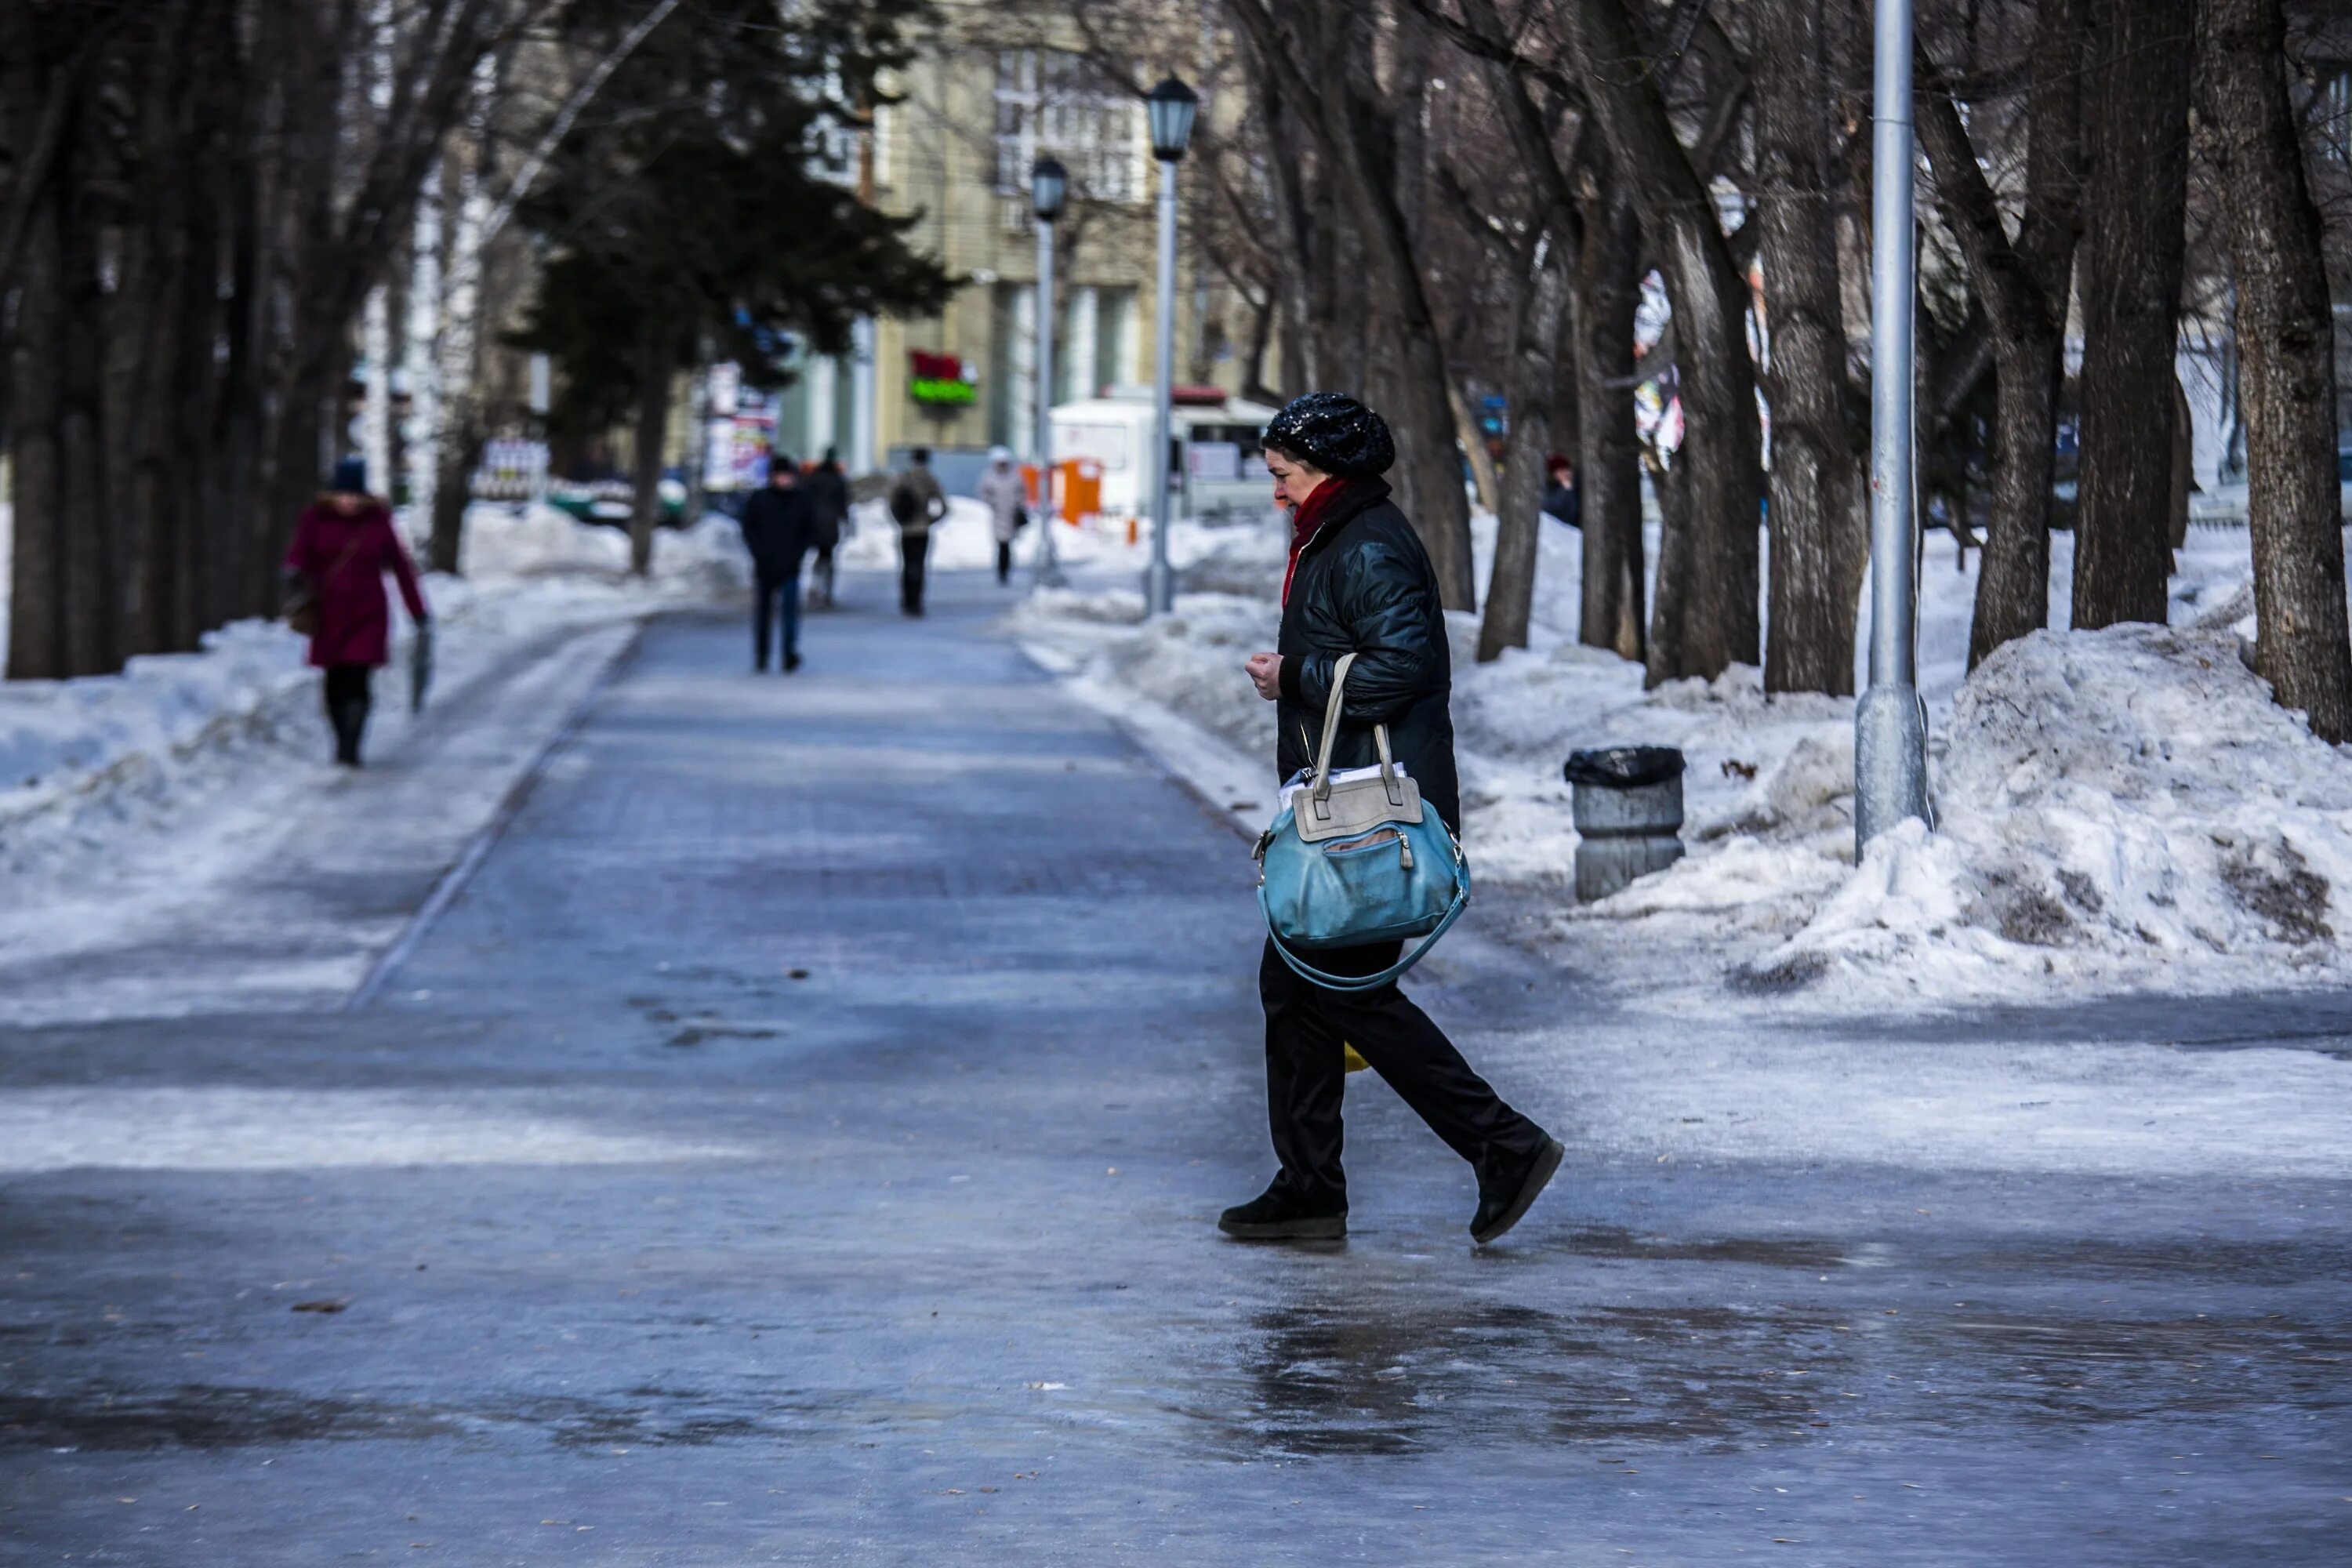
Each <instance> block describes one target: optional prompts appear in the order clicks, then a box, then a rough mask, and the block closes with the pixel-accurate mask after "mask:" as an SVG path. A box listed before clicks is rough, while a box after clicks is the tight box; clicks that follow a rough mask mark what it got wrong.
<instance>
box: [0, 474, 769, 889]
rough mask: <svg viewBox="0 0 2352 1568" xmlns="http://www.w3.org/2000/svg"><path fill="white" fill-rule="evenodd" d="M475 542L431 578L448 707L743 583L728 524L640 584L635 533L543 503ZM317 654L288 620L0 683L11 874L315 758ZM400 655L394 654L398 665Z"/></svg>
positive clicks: (394, 717)
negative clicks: (466, 693) (568, 640)
mask: <svg viewBox="0 0 2352 1568" xmlns="http://www.w3.org/2000/svg"><path fill="white" fill-rule="evenodd" d="M616 552H617V553H616ZM464 559H465V561H466V563H467V567H468V570H469V573H470V574H469V575H467V576H466V577H462V578H453V577H444V576H437V575H432V576H427V577H426V579H425V600H426V603H427V604H428V605H431V606H432V609H433V612H434V617H435V621H436V627H437V634H436V635H437V637H438V642H437V646H436V650H435V656H436V666H437V669H438V675H437V679H436V690H437V692H438V694H439V696H440V697H441V698H442V699H443V700H446V699H447V698H448V697H449V696H451V695H453V694H454V693H455V691H456V690H457V689H458V688H459V687H460V686H462V685H463V684H464V683H465V682H466V681H467V680H468V679H473V678H475V677H478V676H480V675H483V674H487V673H490V672H494V671H495V670H496V669H497V668H499V667H500V665H501V662H502V660H505V659H508V658H511V657H513V656H514V655H515V653H516V652H517V650H520V649H521V648H523V647H525V646H526V645H529V644H531V643H533V642H536V641H538V640H539V639H542V638H546V637H559V636H562V635H566V634H567V633H568V632H570V631H572V630H576V629H578V628H581V627H583V626H594V625H600V624H604V623H609V622H611V621H614V620H618V619H628V618H632V617H635V616H644V615H647V614H650V613H653V612H655V611H656V610H659V609H662V608H664V607H667V606H668V605H677V604H686V603H694V602H698V601H700V600H703V599H707V598H709V597H710V596H712V595H713V594H714V593H716V592H719V591H723V590H724V589H725V588H727V587H729V586H731V585H734V584H740V583H741V582H742V581H744V580H745V579H746V576H747V574H748V567H747V565H746V564H745V563H744V558H743V551H742V546H741V543H740V535H739V534H738V533H737V532H736V531H735V527H734V524H732V523H731V522H729V521H726V520H725V519H722V518H712V519H708V520H706V521H704V522H703V523H701V524H700V525H699V526H698V527H697V528H694V529H691V530H686V531H671V530H663V531H659V532H657V533H656V536H655V551H654V570H653V574H652V576H651V578H650V579H648V580H647V581H645V582H639V581H637V580H635V579H633V578H630V577H629V576H628V575H627V566H628V539H627V535H626V534H625V533H622V532H621V531H618V530H614V529H609V528H599V527H595V526H593V525H589V524H584V523H580V522H575V521H572V519H570V518H568V517H565V516H564V515H563V514H562V513H561V512H556V511H553V510H550V509H547V508H533V509H531V510H529V511H527V512H525V513H523V514H520V515H517V514H515V513H514V512H512V511H510V510H509V509H508V508H506V507H503V506H477V507H476V508H474V510H472V511H471V512H470V513H469V514H468V516H467V542H466V552H465V557H464ZM387 591H389V590H388V585H387ZM394 618H395V622H396V623H397V622H398V621H399V620H400V616H398V614H397V612H395V617H394ZM401 636H402V637H403V639H405V636H406V632H405V628H404V627H403V630H402V633H401ZM304 651H305V650H304V645H303V641H302V639H301V638H300V637H297V636H296V635H295V634H294V633H292V632H290V631H289V630H288V629H287V628H286V627H285V626H283V625H281V624H279V623H278V622H274V621H260V620H253V621H240V622H237V623H236V624H234V625H231V626H224V627H222V628H220V629H219V630H217V631H214V632H211V633H208V634H206V636H205V638H204V648H203V650H202V651H201V652H197V653H188V654H162V655H155V656H152V657H147V658H135V659H132V660H131V663H130V665H129V666H128V668H125V669H124V670H123V671H122V673H121V674H120V675H110V676H97V677H90V678H87V679H78V680H23V681H5V682H0V873H21V872H24V871H26V870H27V869H28V868H31V867H33V866H34V865H36V864H39V863H46V862H48V861H50V860H53V859H55V858H58V857H59V856H61V855H67V854H70V853H72V852H75V851H77V850H81V849H88V848H91V847H102V846H103V845H104V844H106V843H107V842H109V841H110V840H111V839H112V838H114V837H118V836H119V835H120V834H121V832H122V831H124V830H125V828H126V827H129V826H138V825H142V824H146V825H152V824H155V823H158V822H161V821H162V820H163V819H165V818H167V817H168V816H170V815H171V813H172V812H173V811H174V810H176V809H177V808H178V807H179V806H180V805H183V804H184V798H185V797H187V796H190V795H201V794H205V793H208V792H210V791H213V790H215V789H219V788H224V787H229V786H232V785H233V784H235V782H236V779H237V777H238V776H240V773H241V771H242V770H245V769H247V768H251V767H257V766H317V765H320V764H319V760H318V759H319V756H320V752H322V751H323V745H324V742H322V740H321V739H320V737H321V736H322V735H323V734H324V730H323V727H322V724H321V721H320V719H319V718H318V715H317V711H316V710H317V706H318V678H317V675H316V674H315V672H313V671H311V670H310V669H309V668H307V667H306V666H305V663H304ZM405 657H406V656H405V651H404V648H395V649H394V660H395V664H398V663H400V662H401V661H403V660H404V658H405ZM393 673H394V672H387V677H386V679H384V680H383V681H382V682H381V683H380V686H379V700H378V702H377V707H376V712H377V723H376V724H375V725H374V726H373V733H374V736H375V739H376V743H377V744H378V745H379V746H380V745H382V744H384V743H387V742H391V741H393V740H395V739H396V738H397V736H398V734H399V732H400V731H401V730H402V729H404V726H405V722H406V718H405V714H404V710H405V708H406V706H407V704H406V701H405V700H404V698H403V697H401V696H400V695H399V694H398V690H397V688H398V687H399V686H400V685H401V682H399V681H397V680H395V679H393V678H392V677H393Z"/></svg>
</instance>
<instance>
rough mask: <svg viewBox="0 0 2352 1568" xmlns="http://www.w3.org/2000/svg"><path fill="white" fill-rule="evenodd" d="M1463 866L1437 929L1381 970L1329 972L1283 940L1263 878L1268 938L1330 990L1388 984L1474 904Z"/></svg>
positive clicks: (1301, 973) (1304, 974) (1260, 901)
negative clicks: (1267, 896)
mask: <svg viewBox="0 0 2352 1568" xmlns="http://www.w3.org/2000/svg"><path fill="white" fill-rule="evenodd" d="M1461 869H1462V882H1461V885H1460V886H1459V887H1457V888H1456V889H1454V901H1453V902H1452V903H1451V904H1449V905H1447V906H1446V910H1445V913H1444V916H1443V917H1441V918H1440V919H1439V921H1438V922H1437V926H1436V929H1435V930H1433V931H1431V932H1430V933H1429V934H1428V935H1427V936H1425V937H1423V938H1422V939H1421V942H1420V943H1419V945H1417V946H1416V947H1414V948H1413V950H1412V952H1408V953H1406V954H1405V955H1404V956H1403V957H1402V958H1400V959H1398V960H1397V961H1396V962H1395V963H1391V964H1390V965H1389V966H1388V967H1387V968H1386V969H1383V970H1381V972H1380V973H1378V974H1364V975H1354V974H1326V973H1323V971H1321V970H1319V969H1318V968H1316V967H1315V966H1314V965H1313V964H1311V963H1307V961H1306V960H1305V959H1302V958H1300V957H1299V956H1298V955H1297V954H1296V953H1294V952H1291V951H1290V949H1289V948H1288V947H1286V946H1285V945H1284V944H1283V941H1282V937H1281V936H1280V934H1279V933H1277V932H1276V931H1275V929H1274V910H1273V909H1272V907H1271V906H1270V905H1269V904H1268V903H1267V902H1266V897H1265V883H1263V882H1261V883H1259V884H1258V889H1257V907H1258V912H1259V913H1260V914H1262V915H1264V916H1265V934H1266V937H1267V940H1269V941H1271V942H1273V943H1274V951H1275V952H1277V953H1279V954H1280V955H1281V957H1282V962H1283V963H1286V964H1288V965H1290V968H1291V972H1292V973H1295V974H1297V976H1298V977H1299V978H1300V979H1301V980H1305V981H1308V982H1311V983H1312V984H1317V985H1320V986H1322V987H1323V988H1324V989H1325V990H1327V991H1373V990H1377V989H1379V988H1380V987H1381V986H1383V985H1386V984H1388V983H1389V982H1390V981H1391V980H1394V979H1395V978H1396V977H1397V976H1398V975H1400V974H1402V973H1404V972H1405V971H1406V970H1408V969H1411V968H1412V966H1413V965H1414V964H1416V963H1420V962H1421V960H1422V956H1423V954H1424V953H1426V952H1429V950H1430V949H1431V948H1433V947H1435V946H1436V945H1437V939H1438V938H1439V937H1442V936H1444V934H1445V932H1446V930H1447V928H1448V927H1450V926H1452V925H1453V924H1454V921H1458V920H1460V919H1461V918H1462V911H1463V910H1465V909H1467V908H1468V907H1469V905H1470V868H1469V867H1468V866H1466V865H1465V866H1463V867H1462V868H1461Z"/></svg>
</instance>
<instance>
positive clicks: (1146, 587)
mask: <svg viewBox="0 0 2352 1568" xmlns="http://www.w3.org/2000/svg"><path fill="white" fill-rule="evenodd" d="M1154 360H1155V363H1153V365H1152V367H1151V397H1152V421H1151V429H1152V435H1153V436H1154V437H1155V440H1154V442H1153V447H1152V450H1151V452H1150V455H1149V459H1148V460H1149V461H1150V464H1151V569H1150V571H1149V572H1147V573H1145V574H1144V578H1143V608H1144V613H1145V614H1146V615H1151V616H1157V615H1164V614H1165V613H1167V612H1168V611H1170V610H1172V609H1174V608H1175V607H1176V574H1175V571H1174V569H1173V568H1172V567H1171V566H1170V565H1169V564H1168V522H1169V518H1168V514H1169V511H1170V510H1171V508H1170V498H1169V493H1168V443H1169V441H1170V439H1171V437H1173V435H1174V434H1175V424H1176V420H1175V401H1176V400H1175V393H1174V385H1175V379H1174V378H1175V374H1176V160H1174V159H1173V158H1163V159H1161V160H1160V347H1159V352H1158V353H1157V354H1156V355H1155V356H1154Z"/></svg>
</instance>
